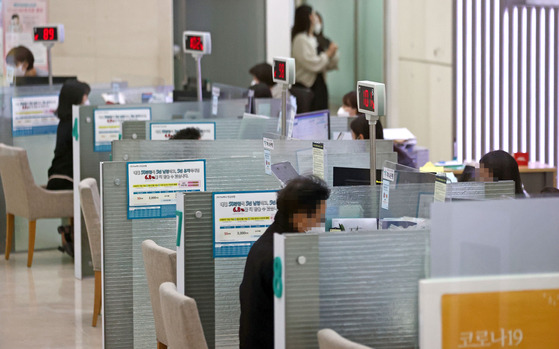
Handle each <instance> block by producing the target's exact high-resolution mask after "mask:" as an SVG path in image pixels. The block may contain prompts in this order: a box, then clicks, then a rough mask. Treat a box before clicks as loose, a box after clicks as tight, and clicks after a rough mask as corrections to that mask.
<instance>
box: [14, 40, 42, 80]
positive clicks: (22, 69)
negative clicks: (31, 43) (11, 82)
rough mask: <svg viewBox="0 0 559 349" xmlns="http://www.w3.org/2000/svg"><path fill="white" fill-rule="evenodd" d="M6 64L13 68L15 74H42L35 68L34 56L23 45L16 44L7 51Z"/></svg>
mask: <svg viewBox="0 0 559 349" xmlns="http://www.w3.org/2000/svg"><path fill="white" fill-rule="evenodd" d="M6 64H7V65H8V66H9V67H13V68H14V69H15V71H14V75H15V76H44V75H45V74H44V73H43V72H42V71H38V70H37V69H35V67H34V64H35V57H33V53H32V52H31V50H29V49H28V48H27V47H25V46H16V47H14V48H12V49H11V50H10V51H8V54H7V55H6Z"/></svg>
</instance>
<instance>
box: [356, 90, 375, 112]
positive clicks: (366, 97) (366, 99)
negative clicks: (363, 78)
mask: <svg viewBox="0 0 559 349" xmlns="http://www.w3.org/2000/svg"><path fill="white" fill-rule="evenodd" d="M358 98H359V106H360V107H361V109H365V110H368V111H370V112H372V113H374V112H375V89H374V88H373V87H366V86H359V96H358Z"/></svg>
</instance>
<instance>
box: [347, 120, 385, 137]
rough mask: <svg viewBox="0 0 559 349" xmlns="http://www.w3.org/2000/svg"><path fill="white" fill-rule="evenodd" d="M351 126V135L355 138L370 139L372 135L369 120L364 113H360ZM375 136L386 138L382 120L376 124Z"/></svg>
mask: <svg viewBox="0 0 559 349" xmlns="http://www.w3.org/2000/svg"><path fill="white" fill-rule="evenodd" d="M349 127H350V128H351V136H352V137H353V139H369V138H370V137H371V134H370V132H369V121H368V120H367V118H366V117H365V115H363V114H359V115H358V116H357V117H356V118H355V119H353V121H352V122H351V124H349ZM375 136H376V139H384V129H383V128H382V124H381V123H380V120H378V121H377V123H376V125H375Z"/></svg>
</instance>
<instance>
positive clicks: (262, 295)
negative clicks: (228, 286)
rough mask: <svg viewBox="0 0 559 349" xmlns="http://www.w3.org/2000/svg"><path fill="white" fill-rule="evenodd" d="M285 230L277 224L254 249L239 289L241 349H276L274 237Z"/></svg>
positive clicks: (259, 240) (248, 259) (268, 230)
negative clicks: (273, 285)
mask: <svg viewBox="0 0 559 349" xmlns="http://www.w3.org/2000/svg"><path fill="white" fill-rule="evenodd" d="M284 232H286V230H285V229H283V228H282V226H280V225H279V224H278V223H276V222H274V223H273V224H272V225H270V227H268V229H266V231H265V232H264V234H262V236H261V237H260V238H259V239H258V240H257V241H256V242H255V243H254V245H252V247H251V249H250V252H249V253H248V257H247V260H246V265H245V272H244V276H243V282H242V283H241V286H240V288H239V291H240V292H239V293H240V298H241V322H240V328H239V340H240V348H241V349H251V348H258V349H267V348H270V349H273V348H274V291H273V287H272V282H273V278H274V266H273V260H274V233H284Z"/></svg>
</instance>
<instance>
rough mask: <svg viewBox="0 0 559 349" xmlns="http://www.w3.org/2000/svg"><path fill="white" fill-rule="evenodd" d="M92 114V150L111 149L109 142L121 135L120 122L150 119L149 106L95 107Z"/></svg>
mask: <svg viewBox="0 0 559 349" xmlns="http://www.w3.org/2000/svg"><path fill="white" fill-rule="evenodd" d="M93 116H94V117H93V119H94V128H95V133H94V150H95V151H97V152H100V151H111V142H112V141H117V140H119V139H120V138H121V137H122V123H123V122H124V121H149V120H151V108H126V109H96V110H95V111H94V112H93Z"/></svg>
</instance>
